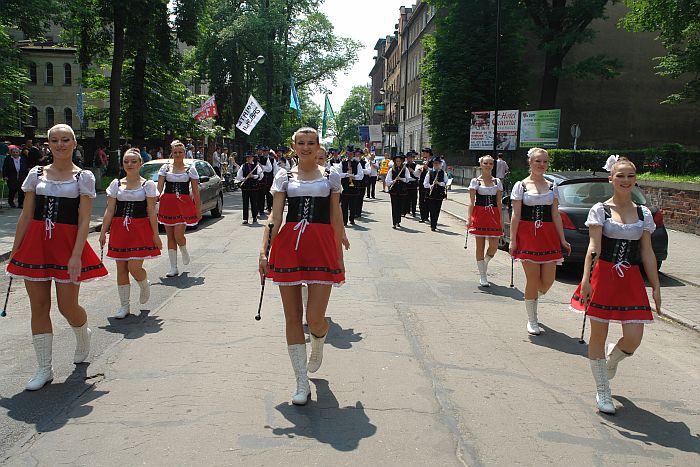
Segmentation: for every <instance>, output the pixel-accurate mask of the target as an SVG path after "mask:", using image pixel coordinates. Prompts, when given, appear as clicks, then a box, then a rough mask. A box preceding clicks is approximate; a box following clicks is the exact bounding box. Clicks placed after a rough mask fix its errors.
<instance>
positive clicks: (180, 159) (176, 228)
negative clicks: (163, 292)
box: [158, 140, 202, 277]
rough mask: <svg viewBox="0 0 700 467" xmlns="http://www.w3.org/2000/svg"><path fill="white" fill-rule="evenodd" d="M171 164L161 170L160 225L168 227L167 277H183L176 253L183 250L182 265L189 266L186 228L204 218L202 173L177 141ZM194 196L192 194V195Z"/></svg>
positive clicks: (159, 179)
mask: <svg viewBox="0 0 700 467" xmlns="http://www.w3.org/2000/svg"><path fill="white" fill-rule="evenodd" d="M170 158H171V159H172V160H173V163H172V164H163V165H162V167H161V168H160V170H159V171H158V193H160V194H161V195H160V202H159V204H158V222H159V223H161V224H163V225H164V226H165V233H166V234H167V236H168V258H169V259H170V271H168V273H167V274H165V277H175V276H177V275H179V274H180V271H178V269H177V250H178V248H179V249H180V254H181V255H182V264H184V265H185V266H187V265H188V264H189V263H190V255H189V253H188V251H187V239H185V229H186V228H187V226H188V225H190V226H192V225H197V224H198V223H199V221H200V220H201V219H202V205H201V203H200V198H199V174H198V173H197V171H196V170H195V168H194V167H192V166H191V165H185V162H184V159H185V145H184V144H182V143H181V142H180V141H178V140H175V141H173V142H172V143H170ZM190 193H191V194H190Z"/></svg>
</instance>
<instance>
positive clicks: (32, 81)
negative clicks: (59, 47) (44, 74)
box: [29, 62, 36, 84]
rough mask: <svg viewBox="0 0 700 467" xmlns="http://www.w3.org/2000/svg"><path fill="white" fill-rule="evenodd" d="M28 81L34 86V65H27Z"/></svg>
mask: <svg viewBox="0 0 700 467" xmlns="http://www.w3.org/2000/svg"><path fill="white" fill-rule="evenodd" d="M29 81H30V82H31V83H32V84H36V63H34V62H31V63H29Z"/></svg>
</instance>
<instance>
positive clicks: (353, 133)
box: [335, 86, 372, 146]
mask: <svg viewBox="0 0 700 467" xmlns="http://www.w3.org/2000/svg"><path fill="white" fill-rule="evenodd" d="M371 110H372V109H371V99H370V94H369V89H367V86H353V88H352V89H351V90H350V95H349V96H348V98H347V99H345V102H343V105H342V106H341V107H340V111H339V112H338V113H337V114H336V116H335V123H336V130H337V136H338V143H339V145H340V146H345V145H346V144H352V145H359V144H360V133H359V132H358V130H357V127H358V126H360V125H368V124H369V116H370V112H371Z"/></svg>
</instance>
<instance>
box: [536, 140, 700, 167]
mask: <svg viewBox="0 0 700 467" xmlns="http://www.w3.org/2000/svg"><path fill="white" fill-rule="evenodd" d="M548 152H549V165H550V167H551V169H552V170H558V171H566V170H595V171H601V170H602V169H603V166H604V165H605V161H606V160H607V159H608V157H610V155H611V154H619V155H621V156H625V157H627V158H628V159H630V160H631V161H632V162H634V164H635V165H636V166H637V170H638V171H639V172H664V173H669V174H673V175H681V174H691V173H693V174H695V173H700V151H689V150H686V149H685V148H684V147H683V146H681V145H680V144H666V145H662V146H659V147H656V148H645V149H606V150H592V149H586V150H573V149H550V150H549V151H548Z"/></svg>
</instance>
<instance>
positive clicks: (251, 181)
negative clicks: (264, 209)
mask: <svg viewBox="0 0 700 467" xmlns="http://www.w3.org/2000/svg"><path fill="white" fill-rule="evenodd" d="M254 159H255V154H253V153H252V152H251V151H246V153H245V163H244V164H243V165H242V166H241V167H240V168H239V169H238V173H237V174H236V180H238V182H239V183H240V187H241V196H242V197H243V225H247V224H248V208H249V207H250V210H251V212H252V213H253V224H257V223H258V199H259V196H258V190H259V189H260V183H261V181H262V179H263V170H262V168H261V167H260V164H258V163H257V162H254V161H253V160H254Z"/></svg>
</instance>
